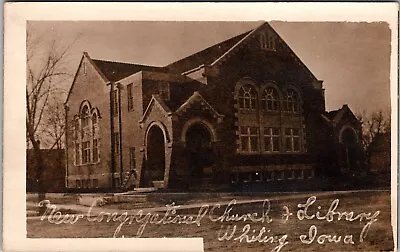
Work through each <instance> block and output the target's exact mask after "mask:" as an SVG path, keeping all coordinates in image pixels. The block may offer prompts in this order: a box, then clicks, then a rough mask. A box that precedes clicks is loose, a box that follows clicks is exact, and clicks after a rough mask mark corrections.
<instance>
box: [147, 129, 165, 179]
mask: <svg viewBox="0 0 400 252" xmlns="http://www.w3.org/2000/svg"><path fill="white" fill-rule="evenodd" d="M164 173H165V139H164V133H163V131H162V130H161V128H160V127H159V126H157V125H153V126H151V128H150V129H149V131H148V133H147V139H146V170H145V172H144V176H143V184H144V185H147V186H152V181H162V180H164Z"/></svg>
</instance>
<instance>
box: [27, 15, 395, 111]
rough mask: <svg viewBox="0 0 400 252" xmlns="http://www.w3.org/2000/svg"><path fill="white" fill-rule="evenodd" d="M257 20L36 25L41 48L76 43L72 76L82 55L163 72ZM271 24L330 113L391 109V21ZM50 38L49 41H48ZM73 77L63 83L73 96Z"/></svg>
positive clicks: (72, 52) (68, 63)
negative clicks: (317, 83) (319, 89)
mask: <svg viewBox="0 0 400 252" xmlns="http://www.w3.org/2000/svg"><path fill="white" fill-rule="evenodd" d="M258 24H259V23H257V22H171V21H170V22H166V21H162V22H160V21H159V22H150V21H140V22H138V21H122V22H120V21H30V22H29V27H30V28H29V29H30V30H31V33H32V34H34V35H38V36H40V38H41V40H42V43H41V46H40V49H39V50H46V48H48V47H46V44H48V43H49V41H50V40H52V39H55V40H56V42H57V43H58V45H59V46H60V47H63V46H67V45H71V47H70V49H69V51H68V57H67V58H66V60H65V64H66V67H67V69H68V71H69V72H71V75H73V74H74V73H75V72H76V70H77V67H78V64H79V61H80V58H81V57H82V53H83V51H87V52H88V53H89V55H90V57H92V58H94V59H105V60H111V61H121V62H130V63H138V64H146V65H154V66H164V65H167V64H169V63H171V62H173V61H176V60H179V59H181V58H183V57H186V56H188V55H190V54H193V53H195V52H197V51H200V50H202V49H204V48H206V47H208V46H211V45H213V44H215V43H218V42H221V41H223V40H225V39H228V38H230V37H233V36H236V35H238V34H240V33H242V32H245V31H248V30H250V29H253V28H254V27H256V26H257V25H258ZM270 24H271V26H272V27H273V28H274V29H275V30H276V31H277V32H278V34H279V35H280V36H281V37H282V38H283V39H284V40H285V41H286V43H287V44H288V45H289V46H290V48H291V49H292V50H293V51H294V52H295V53H296V54H297V56H298V57H299V58H300V59H301V60H302V61H303V63H304V64H305V65H306V66H307V67H308V68H309V69H310V70H311V72H312V73H313V74H314V75H315V76H316V77H317V78H318V79H320V80H323V81H324V82H323V83H324V84H323V86H324V88H325V98H326V109H327V110H328V111H330V110H335V109H339V108H341V107H342V105H343V104H348V105H349V106H350V108H351V109H352V110H353V112H354V113H360V112H362V111H375V110H377V109H384V110H387V109H389V108H390V78H389V73H390V72H389V71H390V36H391V33H390V29H389V26H388V24H387V23H384V22H380V23H378V22H375V23H366V22H359V23H348V22H281V21H272V22H270ZM43 35H44V36H43ZM71 82H72V78H70V79H69V80H67V81H65V82H64V83H63V87H64V90H65V91H66V92H67V91H68V89H69V87H70V85H71Z"/></svg>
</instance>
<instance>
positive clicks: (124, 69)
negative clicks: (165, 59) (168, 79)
mask: <svg viewBox="0 0 400 252" xmlns="http://www.w3.org/2000/svg"><path fill="white" fill-rule="evenodd" d="M92 61H93V62H94V63H95V65H96V66H97V67H98V68H99V70H100V71H101V72H102V73H103V74H104V75H105V77H106V78H107V79H108V80H109V81H118V80H120V79H123V78H125V77H128V76H130V75H132V74H134V73H137V72H140V71H159V72H161V71H163V70H164V69H163V68H162V67H156V66H147V65H139V64H131V63H122V62H114V61H107V60H99V59H92Z"/></svg>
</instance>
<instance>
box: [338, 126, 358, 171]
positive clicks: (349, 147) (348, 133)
mask: <svg viewBox="0 0 400 252" xmlns="http://www.w3.org/2000/svg"><path fill="white" fill-rule="evenodd" d="M358 141H359V140H358V135H357V131H356V130H355V129H354V128H353V127H350V126H347V125H346V126H344V127H342V128H341V130H340V132H339V142H340V143H341V145H342V153H343V154H342V155H343V157H344V160H343V161H344V164H345V167H346V170H347V171H355V170H357V169H358V168H359V163H360V160H361V153H360V150H359V144H358Z"/></svg>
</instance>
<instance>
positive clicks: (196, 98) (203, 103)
mask: <svg viewBox="0 0 400 252" xmlns="http://www.w3.org/2000/svg"><path fill="white" fill-rule="evenodd" d="M194 103H198V104H200V106H201V107H202V109H203V110H207V111H209V112H210V113H211V115H212V116H213V117H214V118H216V119H217V120H218V121H219V122H220V121H222V119H223V118H224V116H223V115H221V114H219V113H218V112H217V111H216V110H215V109H214V108H213V107H212V106H211V105H210V104H209V103H208V102H207V101H206V100H205V99H204V98H203V96H202V95H201V94H200V93H199V92H198V91H196V92H194V93H193V95H192V96H190V97H189V99H187V100H186V101H185V102H184V103H183V104H182V105H181V106H180V107H179V108H178V109H177V110H176V112H175V113H176V114H177V115H181V114H183V113H184V112H186V111H187V110H188V109H190V107H191V105H192V104H194Z"/></svg>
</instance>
